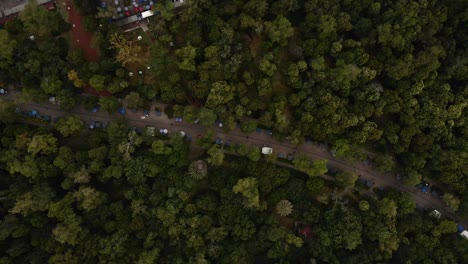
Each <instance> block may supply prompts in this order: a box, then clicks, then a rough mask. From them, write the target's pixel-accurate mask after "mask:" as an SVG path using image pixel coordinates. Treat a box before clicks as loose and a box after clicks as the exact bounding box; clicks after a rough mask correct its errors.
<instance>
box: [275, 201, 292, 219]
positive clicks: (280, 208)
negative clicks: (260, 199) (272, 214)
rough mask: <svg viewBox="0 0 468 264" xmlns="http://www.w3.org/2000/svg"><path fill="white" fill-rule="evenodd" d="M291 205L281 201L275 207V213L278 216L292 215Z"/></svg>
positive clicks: (288, 202)
mask: <svg viewBox="0 0 468 264" xmlns="http://www.w3.org/2000/svg"><path fill="white" fill-rule="evenodd" d="M292 209H293V205H292V203H291V202H290V201H288V200H281V201H279V202H278V204H277V205H276V212H277V213H278V214H279V215H280V216H288V215H290V214H291V213H292Z"/></svg>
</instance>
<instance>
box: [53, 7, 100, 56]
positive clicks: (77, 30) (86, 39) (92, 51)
mask: <svg viewBox="0 0 468 264" xmlns="http://www.w3.org/2000/svg"><path fill="white" fill-rule="evenodd" d="M61 8H63V9H65V10H66V12H67V16H68V23H70V24H71V25H72V30H71V42H72V44H71V45H72V46H73V47H75V48H80V49H82V50H83V52H84V55H85V58H86V59H87V60H88V61H98V60H99V50H98V49H96V48H95V47H93V45H92V39H93V34H92V33H91V32H88V31H86V30H85V29H84V27H83V20H82V17H81V15H80V13H79V10H78V9H77V8H76V7H75V6H74V5H73V1H71V0H66V1H62V6H61Z"/></svg>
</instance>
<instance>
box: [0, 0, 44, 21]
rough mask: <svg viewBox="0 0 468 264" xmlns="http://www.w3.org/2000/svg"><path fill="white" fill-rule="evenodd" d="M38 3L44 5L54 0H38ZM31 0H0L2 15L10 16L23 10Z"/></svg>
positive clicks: (0, 12)
mask: <svg viewBox="0 0 468 264" xmlns="http://www.w3.org/2000/svg"><path fill="white" fill-rule="evenodd" d="M36 2H37V4H38V5H43V4H46V3H48V2H52V0H36ZM28 3H29V0H0V17H6V16H10V15H13V14H16V13H19V12H21V11H23V9H24V7H25V6H26V5H27V4H28Z"/></svg>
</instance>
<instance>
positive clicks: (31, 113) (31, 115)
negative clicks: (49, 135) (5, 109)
mask: <svg viewBox="0 0 468 264" xmlns="http://www.w3.org/2000/svg"><path fill="white" fill-rule="evenodd" d="M15 112H16V113H17V114H19V115H21V116H23V117H26V118H33V119H38V120H41V121H43V122H47V123H48V122H50V116H49V115H44V114H41V113H39V112H38V111H37V110H30V111H25V110H21V109H20V108H16V109H15Z"/></svg>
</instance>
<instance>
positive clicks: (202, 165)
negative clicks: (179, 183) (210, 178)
mask: <svg viewBox="0 0 468 264" xmlns="http://www.w3.org/2000/svg"><path fill="white" fill-rule="evenodd" d="M207 173H208V166H207V165H206V162H205V161H203V160H197V161H193V162H192V163H190V165H189V168H188V174H189V175H190V177H192V178H194V179H195V180H201V179H203V178H205V177H206V174H207Z"/></svg>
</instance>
